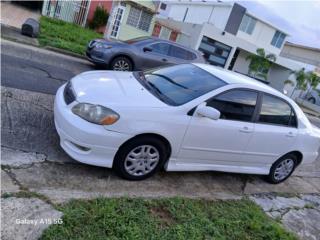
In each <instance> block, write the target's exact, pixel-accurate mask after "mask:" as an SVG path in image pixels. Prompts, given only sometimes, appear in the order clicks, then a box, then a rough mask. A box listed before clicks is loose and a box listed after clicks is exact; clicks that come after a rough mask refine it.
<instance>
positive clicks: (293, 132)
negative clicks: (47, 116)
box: [54, 64, 320, 183]
mask: <svg viewBox="0 0 320 240" xmlns="http://www.w3.org/2000/svg"><path fill="white" fill-rule="evenodd" d="M54 116H55V125H56V129H57V131H58V133H59V136H60V141H61V146H62V148H63V149H64V150H65V151H66V152H67V154H68V155H70V156H71V157H72V158H74V159H76V160H77V161H79V162H82V163H86V164H90V165H95V166H101V167H108V168H113V169H114V170H115V171H116V172H117V173H118V174H119V175H120V176H122V177H124V178H126V179H131V180H140V179H144V178H147V177H150V176H151V175H153V174H154V173H155V172H156V171H158V170H159V169H161V168H162V167H164V169H165V170H167V171H207V170H212V171H223V172H236V173H249V174H260V175H267V176H268V177H267V179H268V180H269V181H270V182H271V183H279V182H282V181H284V180H285V179H286V178H288V177H289V176H290V175H291V174H292V172H293V171H294V169H295V168H296V167H297V166H298V165H299V164H302V163H310V162H312V161H314V160H315V159H316V158H317V155H318V148H319V146H320V132H319V129H317V128H316V127H314V126H312V125H311V123H310V122H309V120H308V119H307V118H306V116H305V115H304V113H303V112H302V110H301V109H300V108H299V107H298V106H297V105H296V104H295V102H294V101H292V100H291V99H290V98H288V97H286V96H285V95H283V94H282V93H280V92H278V91H276V90H274V89H272V88H270V87H268V86H267V85H264V84H263V83H260V82H258V81H256V80H253V79H251V78H248V77H245V76H242V75H240V74H236V73H233V72H229V71H226V70H223V69H219V68H216V67H213V66H210V65H204V64H183V65H176V66H170V67H164V68H160V69H156V70H150V71H146V72H133V73H131V72H114V71H92V72H85V73H82V74H80V75H78V76H76V77H74V78H73V79H71V80H70V81H69V82H68V83H67V84H65V85H63V86H62V87H61V88H60V89H59V90H58V92H57V95H56V98H55V107H54Z"/></svg>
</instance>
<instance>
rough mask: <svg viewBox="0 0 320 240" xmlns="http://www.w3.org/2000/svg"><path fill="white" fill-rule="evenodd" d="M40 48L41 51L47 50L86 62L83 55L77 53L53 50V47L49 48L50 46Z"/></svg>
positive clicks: (59, 49) (58, 49)
mask: <svg viewBox="0 0 320 240" xmlns="http://www.w3.org/2000/svg"><path fill="white" fill-rule="evenodd" d="M40 48H43V49H46V50H49V51H53V52H58V53H61V54H64V55H68V56H71V57H76V58H81V59H84V60H87V58H86V57H85V56H83V55H80V54H78V53H73V52H70V51H67V50H64V49H61V48H55V47H51V46H43V47H40Z"/></svg>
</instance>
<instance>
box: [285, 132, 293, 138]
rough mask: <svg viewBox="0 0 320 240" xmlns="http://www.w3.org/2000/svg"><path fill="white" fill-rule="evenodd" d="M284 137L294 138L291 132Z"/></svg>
mask: <svg viewBox="0 0 320 240" xmlns="http://www.w3.org/2000/svg"><path fill="white" fill-rule="evenodd" d="M286 137H294V134H293V132H288V133H287V134H286Z"/></svg>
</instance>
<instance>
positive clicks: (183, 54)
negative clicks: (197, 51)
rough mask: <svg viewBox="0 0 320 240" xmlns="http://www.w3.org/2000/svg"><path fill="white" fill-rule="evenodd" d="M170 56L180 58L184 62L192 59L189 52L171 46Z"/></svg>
mask: <svg viewBox="0 0 320 240" xmlns="http://www.w3.org/2000/svg"><path fill="white" fill-rule="evenodd" d="M169 55H170V56H172V57H175V58H180V59H184V60H188V59H189V58H190V57H191V56H189V55H190V53H189V52H188V51H187V50H184V49H183V48H180V47H177V46H171V50H170V53H169Z"/></svg>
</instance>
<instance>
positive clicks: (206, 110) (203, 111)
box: [197, 106, 221, 120]
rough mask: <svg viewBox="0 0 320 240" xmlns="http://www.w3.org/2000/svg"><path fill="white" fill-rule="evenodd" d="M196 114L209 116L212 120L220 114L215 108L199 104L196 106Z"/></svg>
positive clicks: (216, 118)
mask: <svg viewBox="0 0 320 240" xmlns="http://www.w3.org/2000/svg"><path fill="white" fill-rule="evenodd" d="M197 114H199V115H200V116H202V117H207V118H210V119H212V120H218V119H219V118H220V115H221V114H220V112H219V111H218V110H217V109H215V108H213V107H208V106H199V107H198V108H197Z"/></svg>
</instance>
